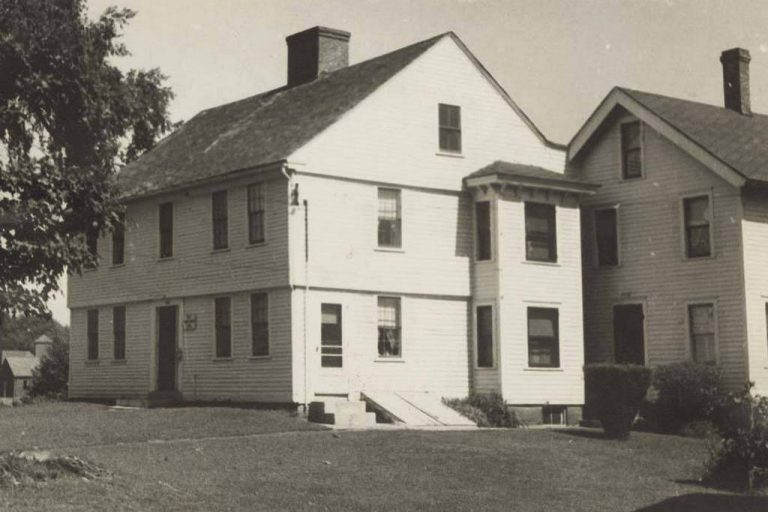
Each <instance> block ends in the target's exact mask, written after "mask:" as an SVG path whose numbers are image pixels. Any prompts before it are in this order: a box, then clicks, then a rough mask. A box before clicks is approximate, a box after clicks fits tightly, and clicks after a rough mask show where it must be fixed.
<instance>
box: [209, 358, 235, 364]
mask: <svg viewBox="0 0 768 512" xmlns="http://www.w3.org/2000/svg"><path fill="white" fill-rule="evenodd" d="M211 360H212V361H213V362H214V363H225V362H227V361H234V358H233V357H214V358H213V359H211Z"/></svg>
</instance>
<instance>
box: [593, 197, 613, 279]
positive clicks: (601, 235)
mask: <svg viewBox="0 0 768 512" xmlns="http://www.w3.org/2000/svg"><path fill="white" fill-rule="evenodd" d="M617 213H618V210H617V209H616V208H604V209H602V210H595V242H596V243H595V246H596V247H597V265H598V266H600V267H614V266H616V265H618V264H619V230H618V219H617Z"/></svg>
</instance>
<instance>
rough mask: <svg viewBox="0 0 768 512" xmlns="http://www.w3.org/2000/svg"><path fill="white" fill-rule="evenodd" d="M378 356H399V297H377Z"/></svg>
mask: <svg viewBox="0 0 768 512" xmlns="http://www.w3.org/2000/svg"><path fill="white" fill-rule="evenodd" d="M378 310H379V315H378V316H379V356H380V357H400V356H401V355H402V346H401V343H402V340H401V338H400V337H401V332H400V299H399V298H397V297H379V308H378Z"/></svg>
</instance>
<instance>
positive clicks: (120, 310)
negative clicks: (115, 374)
mask: <svg viewBox="0 0 768 512" xmlns="http://www.w3.org/2000/svg"><path fill="white" fill-rule="evenodd" d="M112 334H113V337H114V340H115V348H114V357H115V359H116V360H122V359H125V306H117V307H114V308H112Z"/></svg>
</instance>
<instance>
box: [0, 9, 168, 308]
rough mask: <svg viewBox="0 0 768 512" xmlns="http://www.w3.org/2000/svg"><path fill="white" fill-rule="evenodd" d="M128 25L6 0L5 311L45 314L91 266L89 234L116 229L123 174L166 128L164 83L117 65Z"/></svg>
mask: <svg viewBox="0 0 768 512" xmlns="http://www.w3.org/2000/svg"><path fill="white" fill-rule="evenodd" d="M133 16H134V13H133V12H132V11H130V10H127V9H117V8H114V7H112V8H109V9H107V10H106V11H105V12H104V13H103V14H102V15H101V17H99V18H98V19H97V20H95V21H91V20H89V19H88V18H87V17H86V3H85V0H0V261H2V262H3V264H2V265H0V311H6V312H7V311H10V312H12V313H18V312H37V313H40V312H44V311H45V302H46V301H47V300H48V299H49V298H50V296H51V294H52V293H53V292H54V291H55V290H56V287H57V280H58V277H59V276H60V275H61V274H62V273H63V272H64V271H65V269H68V271H69V272H73V273H76V272H79V271H80V270H81V269H82V268H83V267H84V266H87V265H92V264H94V263H95V261H94V260H95V256H93V255H92V254H90V253H89V251H88V250H87V247H86V244H85V237H84V234H85V233H99V232H106V231H109V230H110V229H111V227H112V226H114V225H115V223H116V222H118V219H119V215H120V202H119V193H118V191H117V189H116V186H115V181H114V175H115V172H116V170H117V169H118V167H119V166H120V165H122V164H124V163H126V162H129V161H130V160H132V159H134V158H136V157H137V156H138V155H140V154H141V153H142V152H144V151H146V150H147V149H149V148H150V147H151V146H152V145H153V144H154V142H155V141H156V140H157V138H158V137H159V136H160V135H162V134H163V133H165V132H166V131H167V130H169V129H170V128H171V124H170V122H169V120H168V111H167V108H168V104H169V101H170V100H171V98H172V93H171V91H170V89H169V88H167V87H165V86H164V85H163V83H164V80H165V77H163V75H162V74H161V73H160V72H159V71H158V70H156V69H153V70H148V71H143V70H141V71H137V70H131V71H128V72H127V73H123V72H122V71H121V70H120V69H118V68H117V67H115V66H114V65H113V64H112V62H113V61H114V60H115V59H116V58H118V57H122V56H125V55H128V51H127V49H126V48H125V46H124V45H123V44H122V43H120V42H119V41H118V38H119V36H120V31H121V29H122V28H123V27H124V26H125V25H126V24H127V23H128V21H129V20H130V19H131V18H132V17H133Z"/></svg>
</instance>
